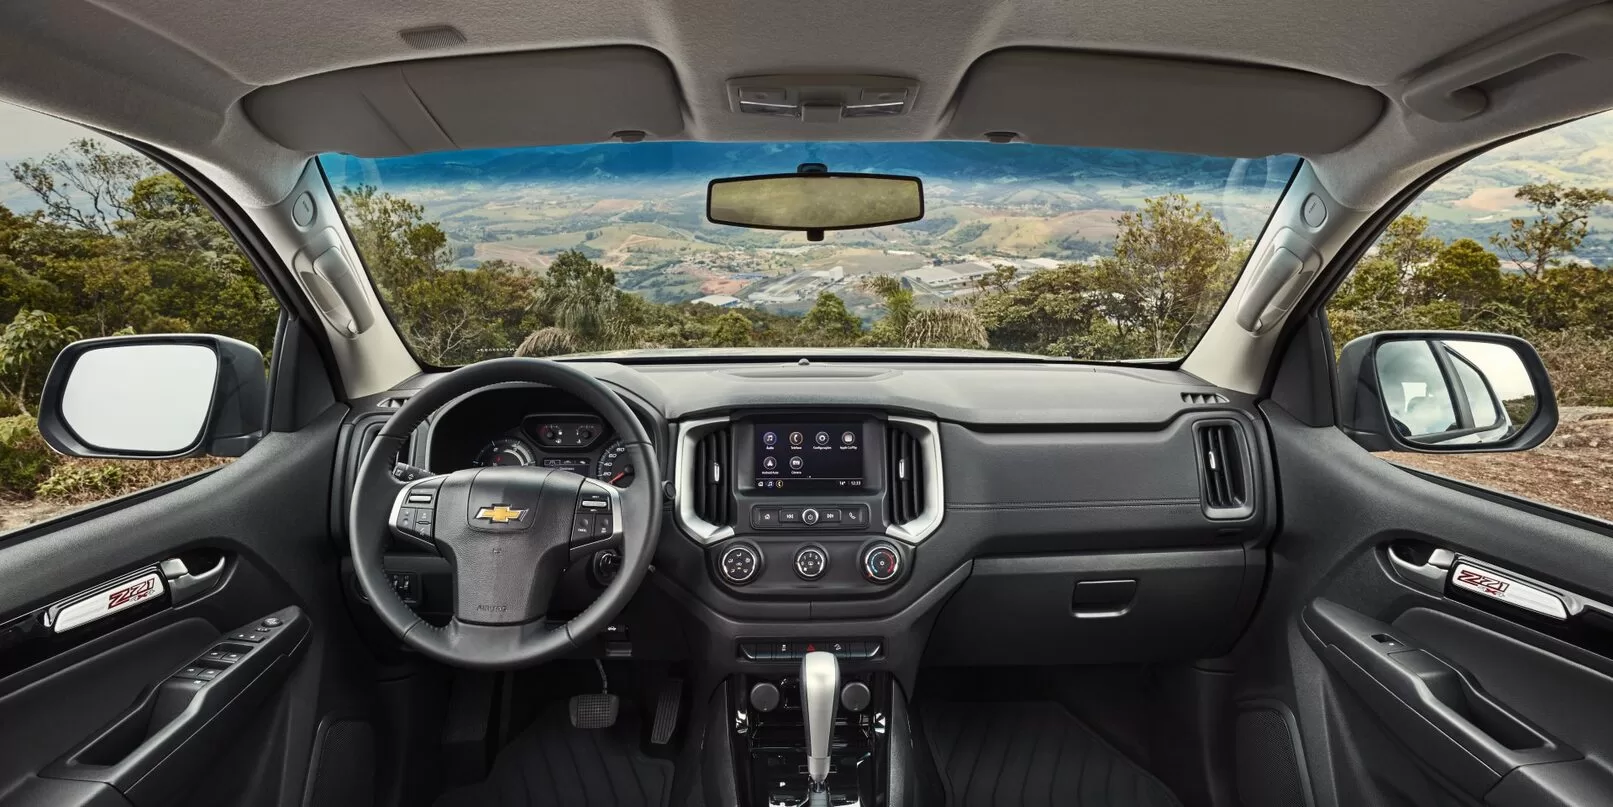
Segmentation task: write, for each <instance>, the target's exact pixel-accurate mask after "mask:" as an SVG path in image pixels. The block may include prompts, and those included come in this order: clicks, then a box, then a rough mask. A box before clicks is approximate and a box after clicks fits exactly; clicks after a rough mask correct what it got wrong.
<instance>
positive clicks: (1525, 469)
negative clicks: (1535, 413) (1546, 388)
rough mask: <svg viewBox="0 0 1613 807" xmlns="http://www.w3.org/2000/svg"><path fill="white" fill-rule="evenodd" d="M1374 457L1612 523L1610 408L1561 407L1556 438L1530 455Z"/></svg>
mask: <svg viewBox="0 0 1613 807" xmlns="http://www.w3.org/2000/svg"><path fill="white" fill-rule="evenodd" d="M1379 456H1381V457H1383V458H1384V459H1386V460H1389V461H1391V462H1397V463H1400V464H1402V465H1408V466H1411V467H1413V468H1420V469H1423V470H1425V471H1429V472H1432V473H1436V474H1440V475H1442V476H1448V477H1451V478H1453V479H1460V480H1462V481H1464V482H1470V483H1472V484H1475V485H1480V486H1482V487H1486V488H1492V489H1494V490H1499V491H1502V492H1505V493H1510V494H1512V495H1514V496H1520V497H1523V498H1526V499H1534V500H1536V501H1540V502H1545V503H1546V504H1550V505H1553V506H1556V507H1561V508H1564V509H1566V510H1573V511H1576V512H1579V513H1584V514H1586V515H1590V516H1595V517H1596V518H1600V519H1604V520H1607V521H1613V408H1608V407H1565V408H1564V410H1563V412H1562V422H1561V423H1559V424H1558V426H1557V432H1556V434H1553V435H1552V436H1551V439H1550V440H1548V441H1546V444H1545V445H1543V446H1541V447H1540V448H1537V449H1535V450H1533V451H1525V452H1522V453H1518V454H1402V453H1388V454H1380V455H1379Z"/></svg>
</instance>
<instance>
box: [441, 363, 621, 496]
mask: <svg viewBox="0 0 1613 807" xmlns="http://www.w3.org/2000/svg"><path fill="white" fill-rule="evenodd" d="M429 443H430V445H429V448H428V450H427V453H428V455H429V456H428V459H427V461H428V465H427V467H429V468H430V469H431V470H432V471H434V472H436V473H449V472H452V471H457V470H460V469H462V468H479V467H490V466H495V465H497V466H511V465H531V466H538V467H542V468H560V469H564V470H568V471H571V472H573V473H578V474H582V475H584V476H591V477H594V478H596V479H600V480H603V481H605V482H609V483H610V484H613V485H616V486H617V487H627V486H628V485H630V484H632V482H633V477H634V468H633V467H632V464H631V460H630V459H629V457H628V454H627V450H626V449H625V448H624V447H623V445H622V441H621V439H620V438H619V437H618V436H617V435H616V433H615V430H614V429H612V428H611V426H610V424H608V423H606V422H605V420H604V418H602V417H600V416H599V415H598V414H596V413H594V412H593V411H592V409H591V408H590V407H589V406H588V405H587V404H585V403H583V402H582V401H581V400H579V399H577V398H576V397H575V396H571V395H568V394H566V393H563V392H561V391H560V390H555V389H550V388H540V387H506V388H495V389H489V390H484V391H481V392H478V393H477V394H475V395H473V396H470V397H467V398H465V399H464V400H461V401H459V402H456V403H455V404H451V405H450V406H449V407H447V408H445V409H444V410H443V411H442V412H441V413H440V414H439V415H438V417H437V418H436V420H435V423H434V424H433V425H432V428H431V433H430V440H429Z"/></svg>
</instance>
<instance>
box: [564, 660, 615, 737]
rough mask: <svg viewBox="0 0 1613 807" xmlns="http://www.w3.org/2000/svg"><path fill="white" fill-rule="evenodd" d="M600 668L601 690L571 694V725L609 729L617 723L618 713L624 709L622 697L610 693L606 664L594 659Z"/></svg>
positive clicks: (581, 727) (583, 727) (595, 665)
mask: <svg viewBox="0 0 1613 807" xmlns="http://www.w3.org/2000/svg"><path fill="white" fill-rule="evenodd" d="M594 667H595V668H596V669H598V670H599V682H600V690H601V691H600V692H599V693H597V694H588V695H572V696H571V708H570V712H571V725H572V726H574V727H576V728H579V729H608V728H610V727H611V726H614V725H616V715H617V714H618V713H620V712H621V710H622V702H621V699H620V698H617V697H616V696H615V695H612V694H610V679H609V678H606V677H605V665H604V664H602V663H601V662H600V661H599V659H594Z"/></svg>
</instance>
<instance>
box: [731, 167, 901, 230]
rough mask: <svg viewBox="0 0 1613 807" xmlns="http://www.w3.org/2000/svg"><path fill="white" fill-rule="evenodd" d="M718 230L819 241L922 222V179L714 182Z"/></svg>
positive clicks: (787, 177) (791, 177) (801, 176)
mask: <svg viewBox="0 0 1613 807" xmlns="http://www.w3.org/2000/svg"><path fill="white" fill-rule="evenodd" d="M706 218H707V219H708V220H710V221H711V222H712V223H714V224H729V225H733V226H736V227H754V228H756V229H760V230H796V231H802V232H805V233H806V234H807V238H808V240H811V241H821V240H823V233H824V231H826V230H856V229H862V228H865V227H882V226H885V225H887V224H902V223H905V222H909V221H918V220H919V219H922V218H924V183H923V182H922V181H920V180H919V178H918V177H904V176H889V175H883V174H837V173H829V172H827V171H812V172H806V173H796V174H765V175H761V176H750V177H732V178H728V179H714V180H712V181H711V184H709V185H707V186H706Z"/></svg>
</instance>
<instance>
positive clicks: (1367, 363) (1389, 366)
mask: <svg viewBox="0 0 1613 807" xmlns="http://www.w3.org/2000/svg"><path fill="white" fill-rule="evenodd" d="M1339 399H1340V401H1339V402H1340V416H1341V417H1340V422H1341V423H1342V424H1343V427H1344V431H1345V433H1346V434H1348V435H1349V436H1350V438H1351V439H1353V440H1355V441H1356V442H1357V443H1359V444H1360V445H1361V447H1363V448H1365V449H1366V450H1368V451H1420V452H1442V451H1443V452H1464V451H1465V452H1479V451H1525V450H1528V449H1531V448H1534V447H1535V446H1538V445H1540V444H1541V443H1543V442H1545V440H1546V438H1547V437H1550V436H1551V433H1552V431H1553V430H1555V429H1556V428H1557V397H1556V395H1555V394H1554V393H1553V392H1552V389H1551V380H1550V379H1549V378H1548V377H1547V376H1546V365H1545V364H1544V363H1543V362H1541V360H1540V354H1539V353H1537V352H1535V349H1534V347H1533V346H1531V345H1530V344H1529V343H1528V342H1526V341H1524V340H1522V339H1519V338H1517V337H1515V336H1503V335H1501V334H1491V333H1465V332H1461V331H1387V332H1383V333H1374V334H1368V335H1366V336H1363V337H1361V338H1359V339H1356V340H1354V341H1352V342H1350V343H1349V344H1347V345H1345V346H1344V350H1342V351H1340V353H1339Z"/></svg>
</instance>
